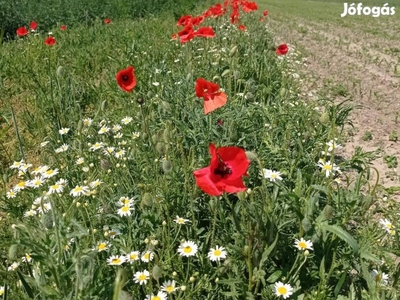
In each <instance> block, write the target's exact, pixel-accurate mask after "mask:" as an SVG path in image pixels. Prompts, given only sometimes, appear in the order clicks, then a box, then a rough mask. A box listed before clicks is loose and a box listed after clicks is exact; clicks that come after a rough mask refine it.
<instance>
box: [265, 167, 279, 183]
mask: <svg viewBox="0 0 400 300" xmlns="http://www.w3.org/2000/svg"><path fill="white" fill-rule="evenodd" d="M261 175H262V176H264V178H266V179H269V181H272V182H275V181H277V180H282V177H281V175H282V173H281V172H279V171H273V170H269V169H262V171H261Z"/></svg>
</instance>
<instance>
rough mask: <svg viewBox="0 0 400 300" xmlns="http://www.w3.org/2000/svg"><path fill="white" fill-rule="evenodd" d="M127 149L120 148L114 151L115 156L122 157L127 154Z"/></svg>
mask: <svg viewBox="0 0 400 300" xmlns="http://www.w3.org/2000/svg"><path fill="white" fill-rule="evenodd" d="M125 153H126V151H125V150H124V149H121V150H118V151H117V152H115V153H114V156H115V157H116V158H121V157H124V156H125Z"/></svg>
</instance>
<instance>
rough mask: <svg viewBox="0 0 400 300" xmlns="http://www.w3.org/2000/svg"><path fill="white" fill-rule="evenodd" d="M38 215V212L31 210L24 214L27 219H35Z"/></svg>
mask: <svg viewBox="0 0 400 300" xmlns="http://www.w3.org/2000/svg"><path fill="white" fill-rule="evenodd" d="M36 214H37V212H36V210H33V209H30V210H28V211H26V212H25V213H24V217H26V218H28V217H33V216H36Z"/></svg>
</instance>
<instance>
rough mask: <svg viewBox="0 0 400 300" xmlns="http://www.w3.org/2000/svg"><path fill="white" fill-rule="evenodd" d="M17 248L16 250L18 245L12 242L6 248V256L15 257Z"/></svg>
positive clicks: (11, 258)
mask: <svg viewBox="0 0 400 300" xmlns="http://www.w3.org/2000/svg"><path fill="white" fill-rule="evenodd" d="M17 250H18V245H15V244H14V245H11V246H10V248H9V249H8V258H9V259H10V260H13V259H16V258H17Z"/></svg>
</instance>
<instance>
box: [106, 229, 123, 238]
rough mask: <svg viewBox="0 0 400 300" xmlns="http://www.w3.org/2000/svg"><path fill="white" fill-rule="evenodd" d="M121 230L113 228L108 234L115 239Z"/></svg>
mask: <svg viewBox="0 0 400 300" xmlns="http://www.w3.org/2000/svg"><path fill="white" fill-rule="evenodd" d="M120 234H121V232H120V231H119V230H118V229H111V230H110V231H108V236H109V237H110V238H111V239H114V238H115V237H116V236H117V235H120Z"/></svg>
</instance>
